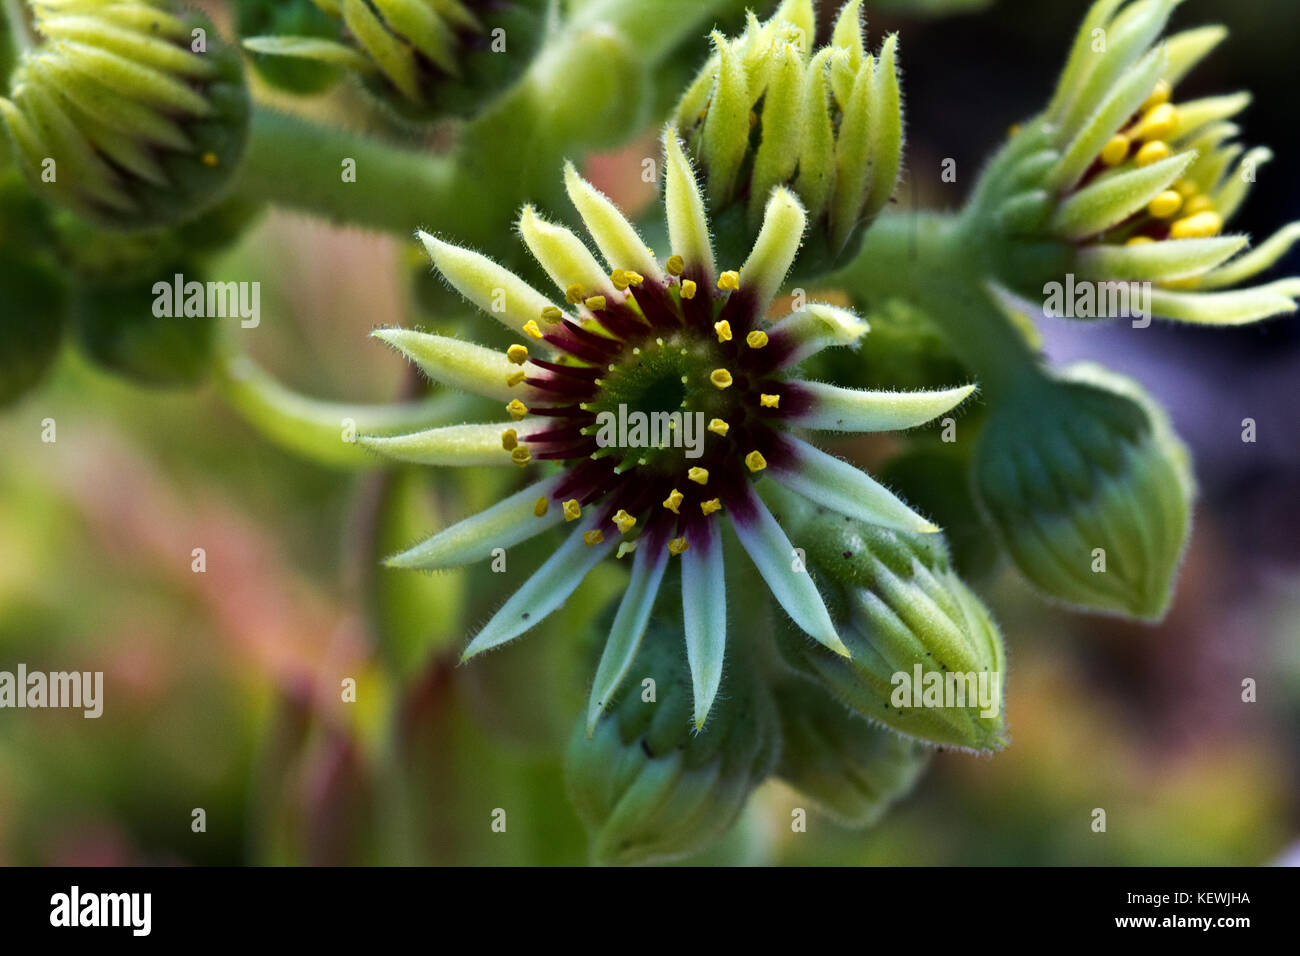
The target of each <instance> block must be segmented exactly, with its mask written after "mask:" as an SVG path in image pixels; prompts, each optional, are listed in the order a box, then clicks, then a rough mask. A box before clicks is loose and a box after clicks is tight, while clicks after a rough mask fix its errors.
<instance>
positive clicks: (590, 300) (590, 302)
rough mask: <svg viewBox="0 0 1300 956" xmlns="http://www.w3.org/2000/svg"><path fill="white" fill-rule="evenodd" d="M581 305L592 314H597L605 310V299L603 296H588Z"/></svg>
mask: <svg viewBox="0 0 1300 956" xmlns="http://www.w3.org/2000/svg"><path fill="white" fill-rule="evenodd" d="M582 304H583V305H585V306H586V307H587V308H589V309H590V310H591V311H592V312H599V311H600V310H601V309H603V308H605V297H604V296H603V295H589V296H587V298H585V299H583V300H582Z"/></svg>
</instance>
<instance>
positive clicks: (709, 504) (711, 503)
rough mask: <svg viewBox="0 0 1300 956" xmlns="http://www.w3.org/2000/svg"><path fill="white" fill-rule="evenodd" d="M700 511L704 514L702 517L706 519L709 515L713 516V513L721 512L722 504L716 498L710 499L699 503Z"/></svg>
mask: <svg viewBox="0 0 1300 956" xmlns="http://www.w3.org/2000/svg"><path fill="white" fill-rule="evenodd" d="M700 510H701V511H703V512H704V516H705V517H706V518H707V517H708V516H709V515H711V514H713V512H715V511H721V510H722V502H721V501H720V500H719V499H717V498H710V499H709V500H708V501H701V502H700Z"/></svg>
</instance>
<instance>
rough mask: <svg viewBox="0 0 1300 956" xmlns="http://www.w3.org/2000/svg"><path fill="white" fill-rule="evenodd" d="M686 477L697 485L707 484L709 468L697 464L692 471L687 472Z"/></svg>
mask: <svg viewBox="0 0 1300 956" xmlns="http://www.w3.org/2000/svg"><path fill="white" fill-rule="evenodd" d="M686 477H687V478H689V479H690V480H691V481H693V482H695V483H696V484H697V485H707V484H708V483H709V469H707V468H701V467H700V466H699V465H695V466H693V467H692V468H691V469H690V471H688V472H686Z"/></svg>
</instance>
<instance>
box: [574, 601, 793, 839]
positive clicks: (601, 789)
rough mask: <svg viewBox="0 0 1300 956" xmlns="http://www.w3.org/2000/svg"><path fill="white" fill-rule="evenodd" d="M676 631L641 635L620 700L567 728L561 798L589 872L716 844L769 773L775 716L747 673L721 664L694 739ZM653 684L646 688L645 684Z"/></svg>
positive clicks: (742, 665)
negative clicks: (565, 796) (569, 805)
mask: <svg viewBox="0 0 1300 956" xmlns="http://www.w3.org/2000/svg"><path fill="white" fill-rule="evenodd" d="M681 640H682V638H681V633H680V629H674V628H672V627H671V626H670V625H666V624H660V625H655V626H653V627H652V628H651V630H650V632H649V633H648V634H647V635H646V637H645V640H644V643H643V644H642V647H641V650H640V652H639V653H638V655H637V657H636V659H635V661H634V663H633V664H632V667H631V670H630V674H631V676H632V677H633V678H634V679H633V680H629V681H628V682H627V684H626V685H625V686H624V688H623V689H622V690H621V691H620V696H619V698H618V699H616V701H615V702H614V703H613V704H612V705H611V706H610V707H609V708H608V709H606V710H605V711H604V712H603V713H602V714H601V716H600V718H599V719H598V720H597V721H596V723H595V726H594V727H593V728H592V731H591V734H590V736H588V731H587V720H586V719H585V718H584V719H581V720H579V721H578V725H577V727H575V728H574V731H573V737H572V740H571V742H570V745H569V752H568V758H567V761H566V765H565V776H566V779H567V782H568V789H569V794H570V798H571V800H572V801H573V804H574V807H575V808H576V809H577V811H578V815H579V816H580V817H581V818H582V821H583V823H585V824H586V826H587V829H588V830H589V832H590V834H591V852H592V857H593V859H594V860H595V861H597V862H599V863H617V864H627V863H652V862H663V861H665V860H672V859H678V858H681V857H684V856H688V855H690V854H693V853H697V852H699V851H700V850H703V849H705V848H706V847H708V846H709V844H711V843H713V842H714V841H715V840H717V839H718V838H720V837H721V836H722V835H723V834H725V833H726V832H727V831H728V830H729V829H730V828H731V826H732V824H733V823H734V822H735V820H736V817H737V816H738V815H739V813H740V811H741V810H742V809H743V808H744V806H745V802H746V800H748V798H749V795H750V793H751V792H752V791H753V790H754V788H755V787H757V786H758V784H759V783H761V782H762V781H763V780H764V779H765V778H766V777H767V776H768V774H769V773H770V772H771V769H772V764H773V761H774V758H775V756H776V748H777V744H778V733H779V731H778V728H777V718H776V711H775V708H774V707H773V704H772V701H771V697H770V695H769V693H768V691H767V689H766V687H765V686H763V684H762V683H761V681H760V680H759V678H758V675H757V674H756V673H755V672H754V670H753V668H752V665H751V663H750V662H749V661H748V660H747V658H746V657H745V656H744V655H742V654H736V655H734V656H732V657H731V659H729V661H728V667H727V671H726V674H725V675H724V677H723V681H722V690H721V693H719V695H718V699H717V701H716V702H715V703H714V705H713V710H712V714H711V716H710V718H709V722H708V725H707V726H706V727H705V728H704V730H703V731H702V732H696V730H695V724H694V720H693V714H694V694H693V690H692V681H691V672H690V667H689V665H688V663H687V661H686V656H685V655H684V654H683V653H682V651H681ZM651 682H653V683H651Z"/></svg>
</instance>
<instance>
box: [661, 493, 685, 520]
mask: <svg viewBox="0 0 1300 956" xmlns="http://www.w3.org/2000/svg"><path fill="white" fill-rule="evenodd" d="M685 500H686V496H685V495H684V494H682V493H681V492H680V491H678V490H677V489H676V488H674V489H673V491H672V494H670V495H669V496H668V497H667V498H665V499H664V507H665V508H667V509H668V510H669V511H671V512H672V513H673V514H677V513H678V512H677V509H678V508H680V507H681V506H682V502H683V501H685Z"/></svg>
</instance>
